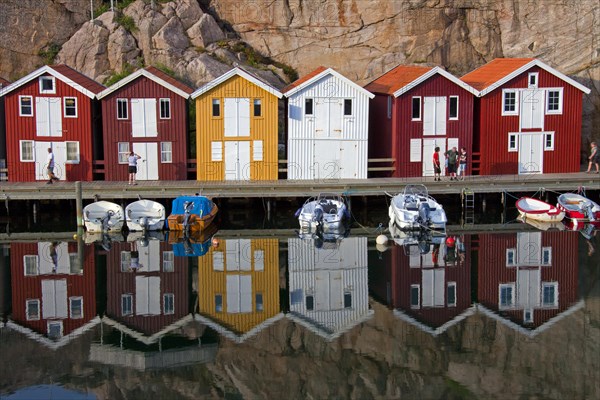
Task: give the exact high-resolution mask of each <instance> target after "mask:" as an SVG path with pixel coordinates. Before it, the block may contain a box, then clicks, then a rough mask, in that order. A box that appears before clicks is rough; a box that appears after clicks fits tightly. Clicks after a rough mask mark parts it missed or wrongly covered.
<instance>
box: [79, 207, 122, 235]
mask: <svg viewBox="0 0 600 400" xmlns="http://www.w3.org/2000/svg"><path fill="white" fill-rule="evenodd" d="M83 222H84V225H85V229H86V230H87V231H88V232H120V231H121V230H122V229H123V223H124V222H125V218H124V213H123V207H121V206H120V205H118V204H116V203H112V202H110V201H105V200H101V201H96V202H94V203H90V204H88V205H87V206H85V207H84V208H83Z"/></svg>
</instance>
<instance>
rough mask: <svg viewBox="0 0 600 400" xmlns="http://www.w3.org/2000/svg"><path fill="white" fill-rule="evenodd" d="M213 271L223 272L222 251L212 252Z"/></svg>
mask: <svg viewBox="0 0 600 400" xmlns="http://www.w3.org/2000/svg"><path fill="white" fill-rule="evenodd" d="M212 256H213V270H214V271H223V270H224V268H225V264H224V263H223V260H224V257H223V252H222V251H213V253H212Z"/></svg>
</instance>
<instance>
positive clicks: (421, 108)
mask: <svg viewBox="0 0 600 400" xmlns="http://www.w3.org/2000/svg"><path fill="white" fill-rule="evenodd" d="M415 100H418V101H419V116H418V117H415V116H414V115H413V111H414V102H415ZM410 120H411V121H421V120H423V98H422V97H421V96H413V97H412V98H411V100H410Z"/></svg>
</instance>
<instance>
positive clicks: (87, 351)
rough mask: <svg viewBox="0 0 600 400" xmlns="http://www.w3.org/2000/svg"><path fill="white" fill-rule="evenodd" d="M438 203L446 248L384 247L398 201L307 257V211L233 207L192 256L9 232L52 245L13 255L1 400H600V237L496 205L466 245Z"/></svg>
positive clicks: (413, 243)
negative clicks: (539, 223)
mask: <svg viewBox="0 0 600 400" xmlns="http://www.w3.org/2000/svg"><path fill="white" fill-rule="evenodd" d="M440 200H441V202H443V203H444V204H449V205H448V206H447V207H446V208H447V212H448V216H449V219H450V225H451V226H452V229H449V236H448V237H449V238H450V240H448V238H427V237H418V238H397V240H396V241H390V242H388V243H387V245H386V246H383V247H382V246H379V247H378V246H377V245H376V242H375V238H376V237H377V235H378V234H379V233H381V232H382V231H383V232H384V233H386V235H388V236H389V233H388V232H386V231H385V229H386V228H387V200H386V199H385V198H379V199H374V200H373V199H371V200H369V201H368V202H366V201H363V200H360V199H359V200H353V204H352V213H353V223H352V226H351V228H350V230H349V232H348V233H347V234H346V235H343V236H342V237H324V238H313V237H299V235H298V234H297V232H295V230H294V229H295V228H296V226H297V222H296V220H295V219H294V217H293V212H294V211H295V209H296V208H297V207H298V206H299V204H297V203H295V202H293V201H290V202H278V203H277V204H276V205H275V206H274V207H273V208H272V212H271V215H270V216H267V206H266V204H265V203H263V202H261V201H254V202H251V203H250V204H248V203H247V202H234V201H229V202H227V203H226V204H221V213H220V217H219V221H218V231H216V232H214V231H213V232H208V233H207V234H206V235H204V236H203V237H197V238H194V240H192V241H190V242H183V241H181V240H180V239H179V238H177V237H176V235H172V234H170V235H158V236H157V237H150V238H143V237H140V235H127V236H113V237H109V238H106V237H105V238H101V237H100V238H93V237H89V236H86V237H85V241H83V240H77V239H79V238H70V237H59V235H60V234H59V233H58V232H72V231H74V230H75V227H74V223H73V221H70V220H69V218H65V216H64V215H62V216H61V215H57V213H56V212H55V210H53V207H54V208H56V207H55V206H52V205H51V204H49V203H48V204H41V205H39V206H38V207H39V208H38V209H37V210H36V212H37V214H36V217H35V218H33V216H32V215H31V214H29V216H27V217H20V218H19V217H12V218H11V219H10V220H6V221H5V222H6V226H5V229H4V232H22V233H23V234H24V233H26V232H37V233H38V236H39V235H40V234H39V232H42V233H44V232H57V233H56V235H57V237H56V238H52V235H50V236H46V239H43V240H41V241H40V240H25V239H24V240H23V241H20V242H19V241H12V242H10V243H6V244H4V245H3V252H2V257H0V294H1V296H0V314H1V315H2V317H3V318H2V324H1V325H0V326H1V327H0V357H1V359H2V362H1V363H0V398H1V399H13V398H14V399H29V398H32V399H46V398H56V399H63V398H64V399H88V398H98V399H150V398H152V399H163V398H164V399H178V398H184V399H187V398H190V399H197V398H236V399H237V398H268V399H278V398H292V399H296V398H302V399H304V398H313V399H329V398H358V399H367V398H380V399H388V398H408V399H438V398H456V399H463V398H498V399H505V398H554V399H587V398H590V399H592V398H594V399H595V398H600V389H599V385H598V382H599V381H600V380H599V378H600V373H599V372H598V371H600V368H599V367H600V296H599V284H598V281H599V275H600V235H594V232H593V231H592V232H591V234H590V233H589V232H587V231H583V232H577V231H569V230H560V229H557V228H561V226H562V225H559V226H555V227H552V228H551V229H549V230H540V229H539V228H536V227H533V226H531V225H528V224H523V223H520V222H518V221H515V216H516V214H515V210H514V209H508V210H507V211H505V212H503V211H502V207H501V205H500V204H499V198H496V197H490V198H488V199H486V207H485V209H483V207H482V203H483V202H482V201H479V202H478V206H477V208H476V210H475V212H474V222H475V223H474V224H473V225H466V226H461V224H462V223H464V222H465V221H468V218H467V217H468V215H465V213H464V212H463V211H462V210H461V208H460V206H459V205H458V204H456V201H454V202H453V201H452V200H453V199H452V198H447V199H440ZM454 200H455V199H454ZM61 208H64V209H65V210H67V209H68V208H69V205H64V207H63V206H61ZM232 210H233V211H232ZM235 210H239V211H235ZM63 236H65V235H63ZM21 237H23V238H25V237H26V236H21ZM93 239H98V241H96V242H93ZM102 239H104V240H102ZM213 239H216V240H215V241H213ZM86 242H88V243H86ZM135 249H137V250H138V251H139V253H140V262H141V263H142V265H143V267H142V268H140V269H139V270H137V271H135V272H131V271H130V268H129V267H130V257H131V251H132V250H135ZM53 251H56V263H57V265H58V267H57V270H56V272H54V271H53V270H52V266H53V259H52V254H54V253H53ZM78 255H83V264H81V263H80V262H79V261H78V260H79V256H78Z"/></svg>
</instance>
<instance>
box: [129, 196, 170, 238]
mask: <svg viewBox="0 0 600 400" xmlns="http://www.w3.org/2000/svg"><path fill="white" fill-rule="evenodd" d="M165 218H166V217H165V206H163V205H162V204H160V203H159V202H157V201H152V200H146V199H142V200H138V201H134V202H133V203H131V204H129V205H127V207H125V221H126V222H127V227H128V228H129V230H130V231H160V230H163V229H164V227H165Z"/></svg>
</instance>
